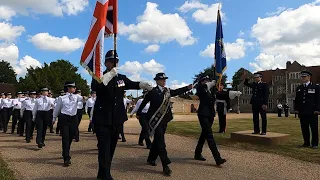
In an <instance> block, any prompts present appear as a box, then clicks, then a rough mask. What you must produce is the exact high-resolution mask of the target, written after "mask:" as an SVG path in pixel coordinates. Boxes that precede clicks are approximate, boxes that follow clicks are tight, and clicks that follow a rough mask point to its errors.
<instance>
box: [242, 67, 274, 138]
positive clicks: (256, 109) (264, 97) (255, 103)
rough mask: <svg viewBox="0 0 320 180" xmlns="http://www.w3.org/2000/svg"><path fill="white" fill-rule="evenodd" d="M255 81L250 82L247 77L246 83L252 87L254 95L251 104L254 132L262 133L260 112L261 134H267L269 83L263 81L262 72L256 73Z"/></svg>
mask: <svg viewBox="0 0 320 180" xmlns="http://www.w3.org/2000/svg"><path fill="white" fill-rule="evenodd" d="M254 80H255V82H253V83H249V79H248V78H246V79H245V81H244V85H245V86H248V87H249V88H252V97H251V101H250V104H251V105H252V113H253V126H254V132H253V133H252V134H259V133H260V126H259V113H260V115H261V119H262V132H261V134H260V135H266V133H267V112H266V110H267V105H268V98H269V87H268V85H267V83H265V82H262V81H261V80H262V73H259V72H257V73H254Z"/></svg>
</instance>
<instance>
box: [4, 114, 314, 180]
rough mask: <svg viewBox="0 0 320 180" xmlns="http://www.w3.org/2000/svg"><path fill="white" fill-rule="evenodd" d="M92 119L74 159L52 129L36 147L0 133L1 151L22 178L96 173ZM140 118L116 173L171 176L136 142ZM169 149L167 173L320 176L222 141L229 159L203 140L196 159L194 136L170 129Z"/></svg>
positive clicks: (128, 178)
mask: <svg viewBox="0 0 320 180" xmlns="http://www.w3.org/2000/svg"><path fill="white" fill-rule="evenodd" d="M87 124H88V121H86V120H83V121H82V123H81V130H82V132H81V134H80V142H77V143H76V142H73V143H72V146H71V156H72V159H71V161H72V165H71V166H70V167H63V166H62V165H63V160H62V157H61V137H59V136H57V135H56V134H50V133H48V136H47V141H46V146H45V147H44V148H42V149H38V148H37V146H36V144H35V140H33V141H32V142H31V143H30V144H27V143H25V141H24V138H22V137H18V136H17V135H16V134H14V135H11V134H4V133H2V132H1V133H0V152H1V154H2V157H3V158H4V160H5V161H6V162H8V164H9V167H10V168H11V169H12V170H14V171H15V172H16V175H17V178H18V179H21V180H22V179H23V180H29V179H36V180H38V179H52V180H59V179H68V180H70V179H71V180H72V179H80V180H81V179H88V180H89V179H92V180H93V179H95V177H96V173H97V166H98V165H97V154H98V152H97V146H96V137H95V135H93V134H91V133H88V132H85V130H86V129H87ZM139 131H140V128H139V123H138V121H137V120H135V119H130V120H129V121H128V122H126V124H125V133H126V139H127V142H125V143H123V142H120V141H119V143H118V146H117V149H116V153H115V157H114V161H113V166H112V174H113V176H114V179H119V180H133V179H134V180H135V179H137V180H142V179H146V180H150V179H155V180H157V179H167V178H166V177H164V176H163V175H162V167H161V163H160V159H159V158H158V166H157V167H152V166H148V165H147V164H146V159H147V156H148V150H147V149H144V147H141V146H138V145H137V141H138V133H139ZM166 142H167V150H168V154H169V157H170V158H171V160H172V162H173V163H172V164H171V165H170V167H171V169H172V170H173V174H172V177H169V178H168V179H177V180H180V179H181V180H189V179H190V180H191V179H228V180H233V179H234V180H244V179H246V180H249V179H276V180H282V179H288V180H289V179H290V180H293V179H297V180H301V179H304V180H308V179H310V180H315V179H319V177H320V165H319V164H313V163H309V162H303V161H300V160H296V159H292V158H287V157H282V156H278V155H275V154H269V153H261V152H254V151H244V150H239V149H231V148H227V147H219V149H220V152H221V154H222V156H223V157H224V158H226V159H227V163H226V164H224V165H223V166H222V167H217V166H215V165H214V160H213V158H212V155H210V151H209V149H208V147H207V145H205V147H204V153H203V155H204V156H205V157H206V158H207V161H205V162H200V161H195V160H193V153H194V148H195V145H196V140H195V139H191V138H186V137H180V136H176V135H166Z"/></svg>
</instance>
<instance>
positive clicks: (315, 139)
mask: <svg viewBox="0 0 320 180" xmlns="http://www.w3.org/2000/svg"><path fill="white" fill-rule="evenodd" d="M299 117H300V125H301V131H302V136H303V140H304V145H308V146H309V145H310V129H311V133H312V140H311V145H312V146H318V144H319V133H318V115H315V114H310V115H309V114H299Z"/></svg>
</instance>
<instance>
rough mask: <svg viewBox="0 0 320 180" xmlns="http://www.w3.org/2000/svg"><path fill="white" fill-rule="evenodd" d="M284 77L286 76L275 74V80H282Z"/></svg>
mask: <svg viewBox="0 0 320 180" xmlns="http://www.w3.org/2000/svg"><path fill="white" fill-rule="evenodd" d="M283 79H284V76H274V77H273V81H282V80H283Z"/></svg>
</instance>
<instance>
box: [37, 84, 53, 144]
mask: <svg viewBox="0 0 320 180" xmlns="http://www.w3.org/2000/svg"><path fill="white" fill-rule="evenodd" d="M40 92H41V96H40V97H39V98H37V99H36V102H35V105H34V108H33V112H32V115H33V121H34V122H35V124H36V127H37V139H36V143H37V144H38V148H42V147H43V146H45V143H44V140H45V137H46V133H47V126H48V125H47V123H48V122H49V120H48V119H50V117H51V114H50V113H51V112H50V109H51V107H52V106H54V101H53V100H52V99H51V98H49V97H48V94H49V89H48V88H42V89H41V90H40Z"/></svg>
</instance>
